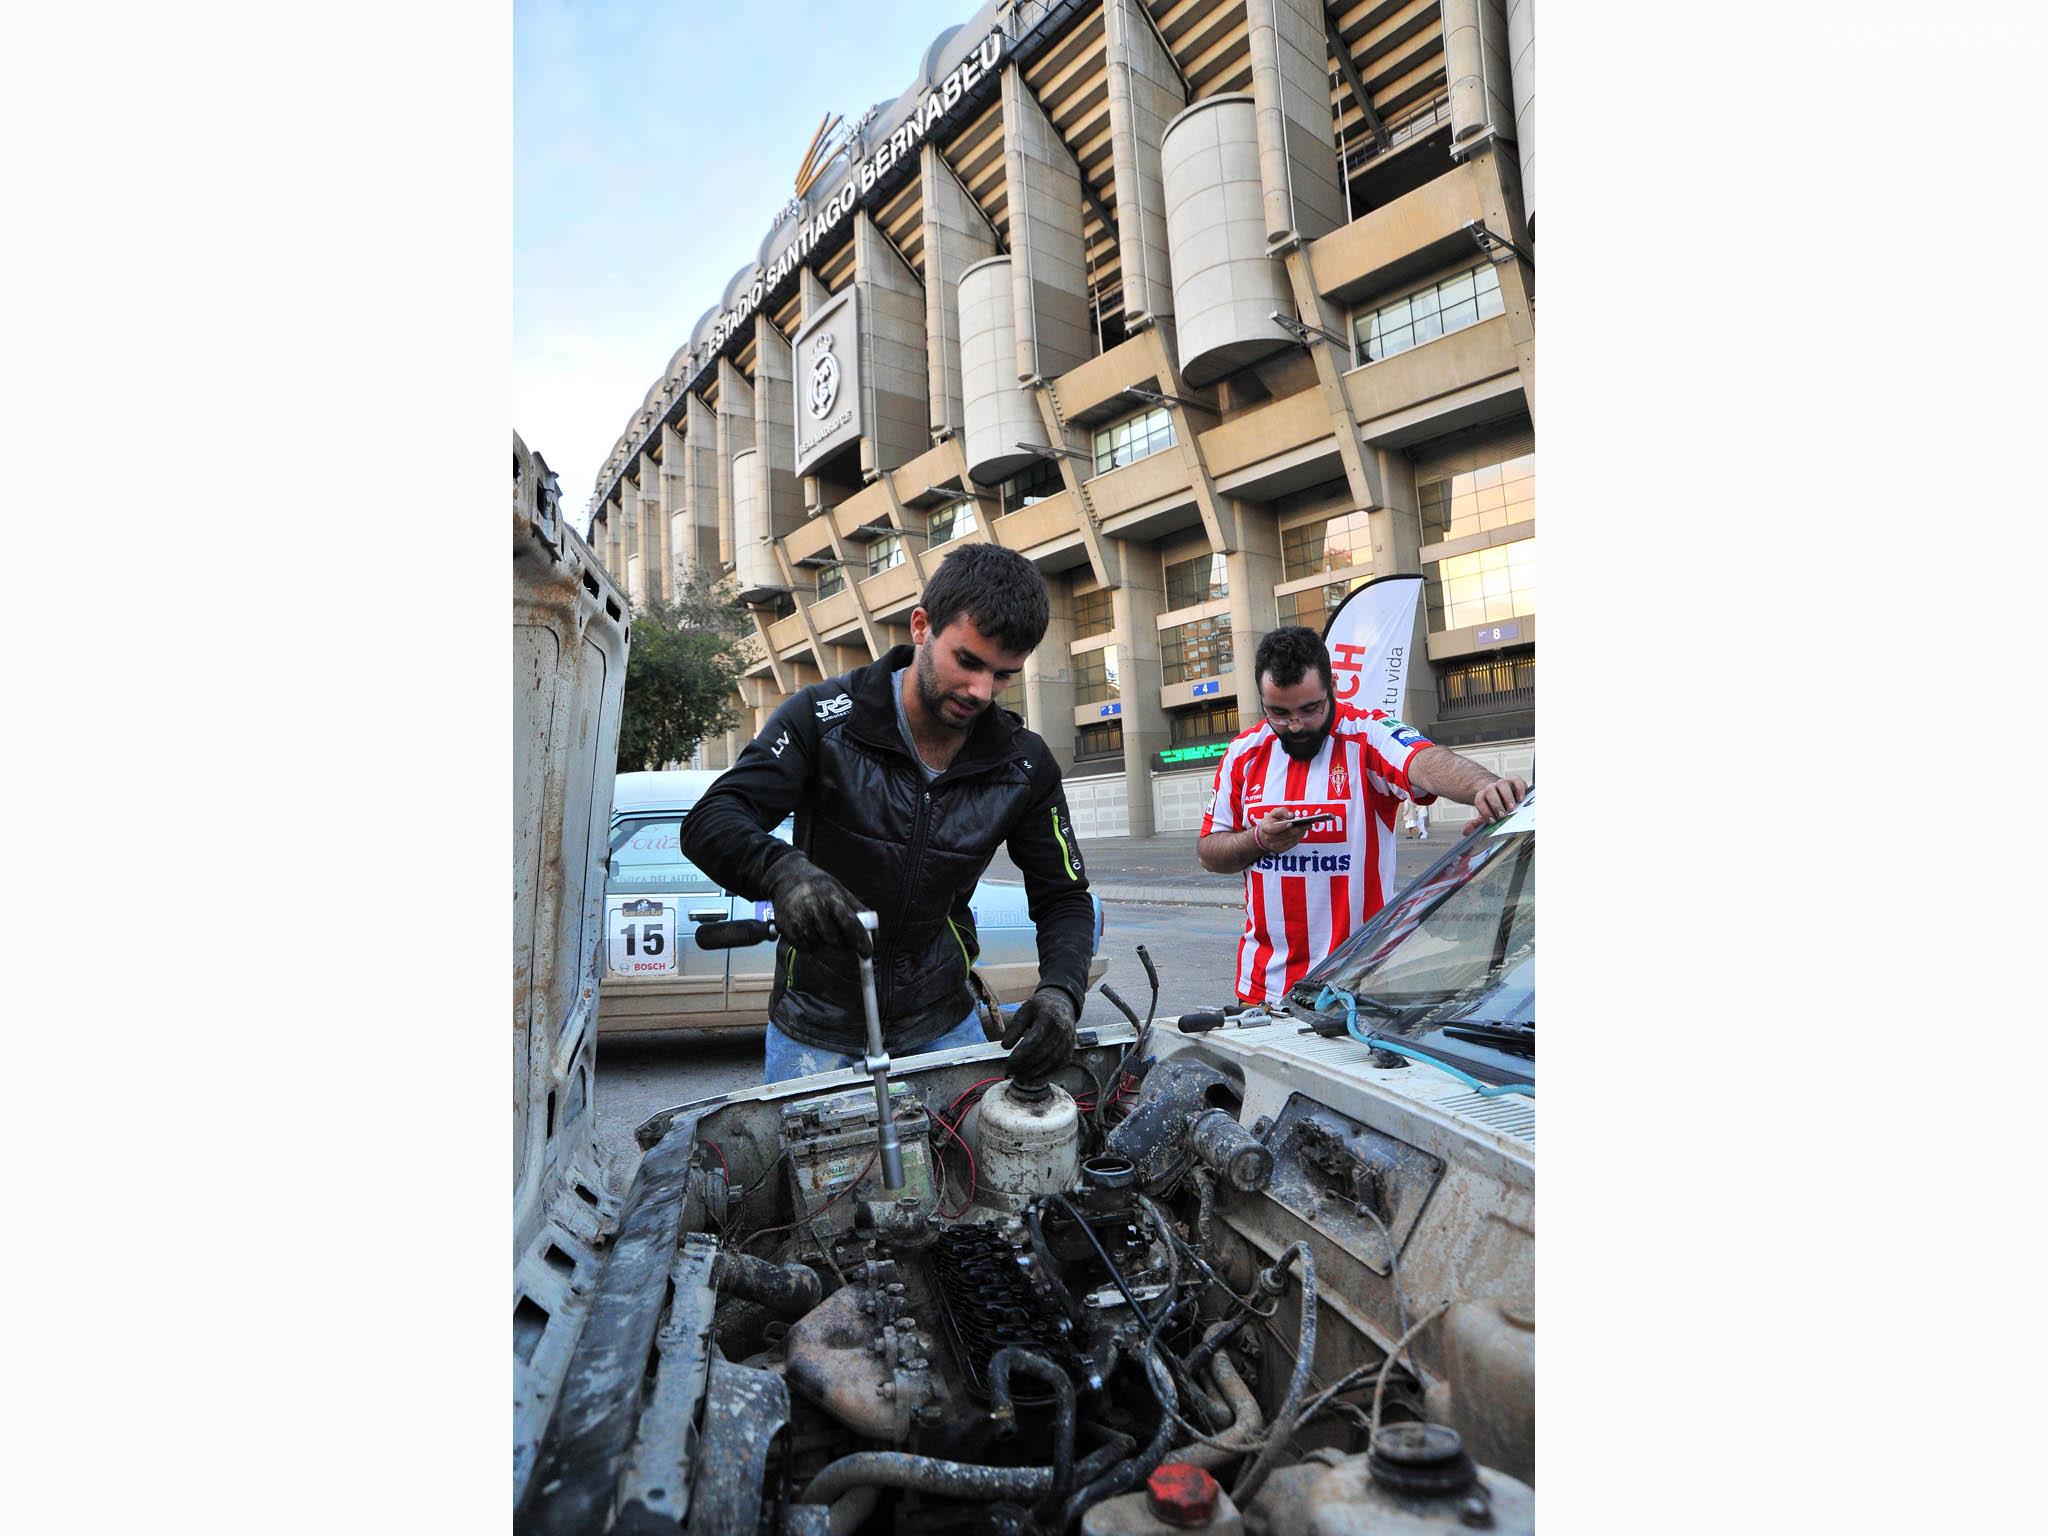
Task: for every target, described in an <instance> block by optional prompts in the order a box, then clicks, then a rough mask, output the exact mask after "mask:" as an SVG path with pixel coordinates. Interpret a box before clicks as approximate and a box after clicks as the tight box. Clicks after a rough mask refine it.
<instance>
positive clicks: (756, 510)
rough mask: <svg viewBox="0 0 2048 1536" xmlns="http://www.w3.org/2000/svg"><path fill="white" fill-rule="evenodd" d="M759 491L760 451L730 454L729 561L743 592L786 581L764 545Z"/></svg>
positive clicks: (764, 501)
mask: <svg viewBox="0 0 2048 1536" xmlns="http://www.w3.org/2000/svg"><path fill="white" fill-rule="evenodd" d="M761 492H762V485H761V452H760V450H759V449H758V448H743V449H741V450H740V451H739V452H738V453H736V454H734V455H733V456H732V563H733V574H734V576H736V577H737V578H738V579H739V584H740V591H741V592H742V593H743V594H744V593H748V592H769V591H779V590H781V589H782V588H783V587H784V586H786V585H787V583H785V582H784V581H783V579H782V570H781V568H780V567H779V566H777V565H776V563H775V551H774V550H772V549H770V548H769V546H768V536H769V533H770V532H771V531H772V530H770V528H769V527H768V498H767V497H766V496H764V495H762V494H761Z"/></svg>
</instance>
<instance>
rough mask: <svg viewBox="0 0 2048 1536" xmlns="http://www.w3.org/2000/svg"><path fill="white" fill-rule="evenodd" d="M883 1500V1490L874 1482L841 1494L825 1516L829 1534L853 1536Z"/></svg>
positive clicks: (832, 1535) (828, 1535)
mask: <svg viewBox="0 0 2048 1536" xmlns="http://www.w3.org/2000/svg"><path fill="white" fill-rule="evenodd" d="M881 1501H882V1490H881V1489H879V1488H877V1487H876V1486H875V1485H874V1484H873V1483H868V1484H866V1485H865V1486H863V1487H859V1488H855V1489H852V1490H850V1491H849V1492H846V1493H843V1494H841V1495H840V1496H839V1497H838V1498H836V1499H834V1500H833V1501H832V1512H831V1513H830V1514H829V1515H827V1516H826V1517H825V1530H826V1533H827V1536H853V1533H854V1532H855V1531H857V1530H859V1529H860V1528H861V1527H862V1526H863V1525H865V1524H867V1519H868V1516H870V1515H872V1514H873V1513H874V1512H875V1506H876V1505H877V1504H879V1503H880V1502H881Z"/></svg>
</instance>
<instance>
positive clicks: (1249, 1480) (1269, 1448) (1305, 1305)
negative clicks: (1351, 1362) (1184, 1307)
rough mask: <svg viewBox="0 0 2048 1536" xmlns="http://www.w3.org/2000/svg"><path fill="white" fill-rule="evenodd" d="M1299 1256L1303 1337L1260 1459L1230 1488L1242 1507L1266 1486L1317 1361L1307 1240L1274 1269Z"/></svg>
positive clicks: (1312, 1270) (1313, 1277)
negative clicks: (1312, 1368)
mask: <svg viewBox="0 0 2048 1536" xmlns="http://www.w3.org/2000/svg"><path fill="white" fill-rule="evenodd" d="M1297 1255H1298V1256H1299V1257H1300V1259H1301V1337H1300V1339H1299V1340H1298V1342H1297V1344H1296V1348H1295V1355H1294V1374H1293V1375H1291V1376H1290V1377H1288V1379H1287V1395H1286V1396H1285V1397H1283V1398H1282V1399H1281V1400H1280V1406H1279V1408H1278V1409H1277V1410H1276V1411H1275V1412H1274V1414H1273V1421H1272V1428H1271V1429H1270V1430H1269V1431H1268V1433H1267V1435H1266V1443H1265V1444H1264V1445H1263V1446H1261V1447H1260V1448H1259V1454H1258V1457H1257V1459H1255V1460H1254V1461H1253V1462H1252V1464H1251V1465H1250V1466H1249V1467H1247V1468H1245V1472H1244V1476H1242V1477H1240V1478H1239V1479H1238V1480H1237V1486H1236V1487H1235V1488H1233V1489H1231V1490H1230V1497H1231V1499H1232V1500H1233V1501H1234V1502H1235V1503H1236V1505H1237V1507H1238V1508H1239V1509H1243V1508H1244V1507H1245V1506H1246V1505H1247V1504H1249V1503H1250V1502H1251V1501H1252V1499H1253V1497H1254V1496H1255V1495H1256V1494H1257V1493H1258V1491H1259V1489H1260V1488H1262V1487H1264V1486H1265V1482H1266V1475H1267V1474H1268V1473H1269V1472H1271V1471H1272V1470H1273V1463H1274V1461H1275V1459H1276V1458H1277V1457H1278V1456H1279V1454H1280V1452H1281V1451H1282V1450H1283V1449H1284V1448H1285V1447H1286V1445H1287V1442H1288V1440H1289V1439H1290V1438H1291V1437H1292V1436H1293V1434H1294V1422H1295V1418H1296V1416H1297V1415H1298V1414H1299V1413H1300V1412H1301V1401H1302V1394H1303V1393H1304V1392H1306V1391H1307V1390H1308V1376H1309V1368H1310V1367H1311V1366H1312V1365H1313V1364H1314V1363H1315V1355H1316V1256H1315V1254H1314V1253H1313V1252H1311V1251H1310V1249H1309V1246H1308V1244H1307V1243H1305V1242H1303V1243H1296V1244H1295V1245H1294V1246H1293V1247H1291V1248H1289V1249H1288V1250H1287V1252H1285V1253H1283V1254H1281V1255H1280V1258H1279V1261H1278V1262H1277V1263H1275V1264H1274V1265H1273V1267H1272V1271H1271V1272H1272V1273H1274V1274H1275V1275H1278V1274H1281V1273H1284V1272H1285V1270H1286V1268H1287V1265H1288V1262H1289V1260H1290V1259H1292V1258H1294V1257H1296V1256H1297Z"/></svg>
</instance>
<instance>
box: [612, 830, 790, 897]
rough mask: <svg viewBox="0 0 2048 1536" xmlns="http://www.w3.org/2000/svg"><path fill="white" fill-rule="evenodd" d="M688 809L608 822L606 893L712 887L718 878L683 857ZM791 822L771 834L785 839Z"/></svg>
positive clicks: (648, 893) (635, 893)
mask: <svg viewBox="0 0 2048 1536" xmlns="http://www.w3.org/2000/svg"><path fill="white" fill-rule="evenodd" d="M688 814H689V812H687V811H682V812H669V813H667V814H654V815H647V816H628V817H625V818H623V819H622V820H620V821H617V822H615V823H613V825H612V850H611V851H612V867H611V874H610V876H609V877H608V878H607V879H606V880H605V883H604V888H605V894H606V895H609V896H651V895H656V894H659V893H661V892H664V891H675V892H689V891H715V890H717V889H718V888H719V886H718V882H717V881H716V880H714V879H712V878H711V877H710V876H709V875H707V874H705V873H704V871H703V870H701V869H699V868H698V867H697V866H696V865H694V864H692V863H691V862H690V861H689V860H688V859H686V858H684V857H683V818H684V817H685V816H687V815H688ZM794 830H795V824H794V823H793V822H791V821H788V820H786V819H785V820H784V821H783V823H782V825H781V826H779V827H777V828H776V829H775V835H776V836H777V837H779V838H781V839H782V840H783V841H784V842H785V843H786V842H788V841H789V840H790V837H791V835H792V834H793V832H794Z"/></svg>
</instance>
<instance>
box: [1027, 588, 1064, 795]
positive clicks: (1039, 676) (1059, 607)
mask: <svg viewBox="0 0 2048 1536" xmlns="http://www.w3.org/2000/svg"><path fill="white" fill-rule="evenodd" d="M1045 586H1046V597H1047V599H1048V600H1049V602H1050V606H1051V618H1050V619H1049V621H1048V622H1047V624H1046V626H1045V638H1044V639H1043V640H1041V641H1039V642H1038V649H1037V650H1035V651H1033V652H1032V653H1031V659H1030V660H1029V661H1027V662H1026V663H1025V664H1024V722H1025V724H1027V725H1029V726H1030V727H1031V729H1032V730H1034V731H1036V732H1038V734H1039V735H1041V736H1043V737H1044V738H1045V744H1046V745H1047V746H1048V747H1050V748H1052V755H1053V756H1054V758H1056V759H1057V760H1058V762H1059V765H1060V772H1062V773H1067V772H1070V771H1072V769H1073V766H1074V657H1073V653H1072V651H1071V649H1070V647H1071V646H1072V645H1073V643H1074V597H1073V584H1072V583H1071V582H1069V581H1068V580H1067V578H1066V577H1064V576H1055V577H1053V578H1052V579H1051V580H1050V581H1048V582H1047V583H1046V584H1045Z"/></svg>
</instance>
